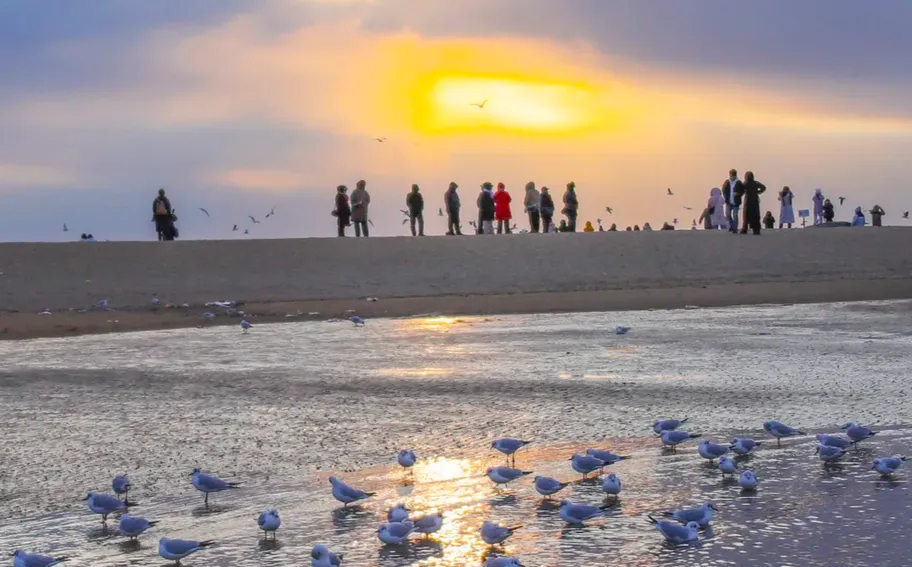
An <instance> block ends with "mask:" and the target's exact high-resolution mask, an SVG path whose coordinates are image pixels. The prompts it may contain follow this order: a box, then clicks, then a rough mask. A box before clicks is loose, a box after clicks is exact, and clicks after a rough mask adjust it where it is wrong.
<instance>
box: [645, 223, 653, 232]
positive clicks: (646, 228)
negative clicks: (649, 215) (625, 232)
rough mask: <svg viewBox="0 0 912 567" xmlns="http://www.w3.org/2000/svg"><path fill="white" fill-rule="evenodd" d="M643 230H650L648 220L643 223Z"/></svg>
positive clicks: (650, 226)
mask: <svg viewBox="0 0 912 567" xmlns="http://www.w3.org/2000/svg"><path fill="white" fill-rule="evenodd" d="M643 230H648V231H650V232H652V225H651V224H649V223H648V222H647V223H645V224H643Z"/></svg>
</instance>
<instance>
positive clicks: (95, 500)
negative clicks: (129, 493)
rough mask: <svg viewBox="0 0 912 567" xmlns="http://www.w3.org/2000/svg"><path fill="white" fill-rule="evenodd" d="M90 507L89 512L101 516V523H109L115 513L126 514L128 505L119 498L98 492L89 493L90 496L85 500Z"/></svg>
mask: <svg viewBox="0 0 912 567" xmlns="http://www.w3.org/2000/svg"><path fill="white" fill-rule="evenodd" d="M83 500H85V501H87V503H88V505H89V510H91V511H92V512H94V513H96V514H101V523H105V522H107V521H108V516H109V515H110V514H113V513H114V512H126V511H127V505H126V504H125V503H123V502H121V501H120V500H119V499H118V498H114V497H113V496H109V495H107V494H100V493H98V492H89V494H88V496H86V497H85V498H83Z"/></svg>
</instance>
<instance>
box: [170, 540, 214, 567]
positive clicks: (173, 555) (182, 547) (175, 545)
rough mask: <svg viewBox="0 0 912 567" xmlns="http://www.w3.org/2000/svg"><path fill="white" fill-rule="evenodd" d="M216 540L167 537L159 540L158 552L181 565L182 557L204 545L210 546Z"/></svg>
mask: <svg viewBox="0 0 912 567" xmlns="http://www.w3.org/2000/svg"><path fill="white" fill-rule="evenodd" d="M214 543H215V542H214V541H212V540H208V541H190V540H184V539H168V538H166V537H163V538H161V539H160V540H158V554H159V555H160V556H161V557H163V558H164V559H168V560H169V561H174V562H175V564H176V565H180V562H181V559H184V558H186V557H187V556H189V555H192V554H194V553H196V552H197V551H199V550H201V549H203V548H204V547H209V546H210V545H213V544H214Z"/></svg>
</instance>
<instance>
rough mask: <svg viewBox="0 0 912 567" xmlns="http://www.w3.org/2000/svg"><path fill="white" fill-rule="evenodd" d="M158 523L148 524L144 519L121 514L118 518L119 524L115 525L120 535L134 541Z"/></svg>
mask: <svg viewBox="0 0 912 567" xmlns="http://www.w3.org/2000/svg"><path fill="white" fill-rule="evenodd" d="M157 523H158V521H154V522H150V521H149V520H147V519H145V518H140V517H139V516H131V515H129V514H123V515H121V516H120V523H119V524H117V530H118V531H119V532H120V534H121V535H125V536H127V537H129V538H130V539H136V538H138V537H139V536H140V535H142V533H143V532H144V531H146V530H148V529H149V528H151V527H152V526H154V525H155V524H157Z"/></svg>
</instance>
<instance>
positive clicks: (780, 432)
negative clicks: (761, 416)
mask: <svg viewBox="0 0 912 567" xmlns="http://www.w3.org/2000/svg"><path fill="white" fill-rule="evenodd" d="M763 429H765V430H766V432H767V433H769V434H770V435H772V436H773V437H775V438H776V446H777V447H781V446H782V438H783V437H795V436H797V435H804V434H805V433H804V431H798V430H797V429H795V428H794V427H789V426H788V425H785V424H784V423H780V422H778V421H765V422H764V423H763Z"/></svg>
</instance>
